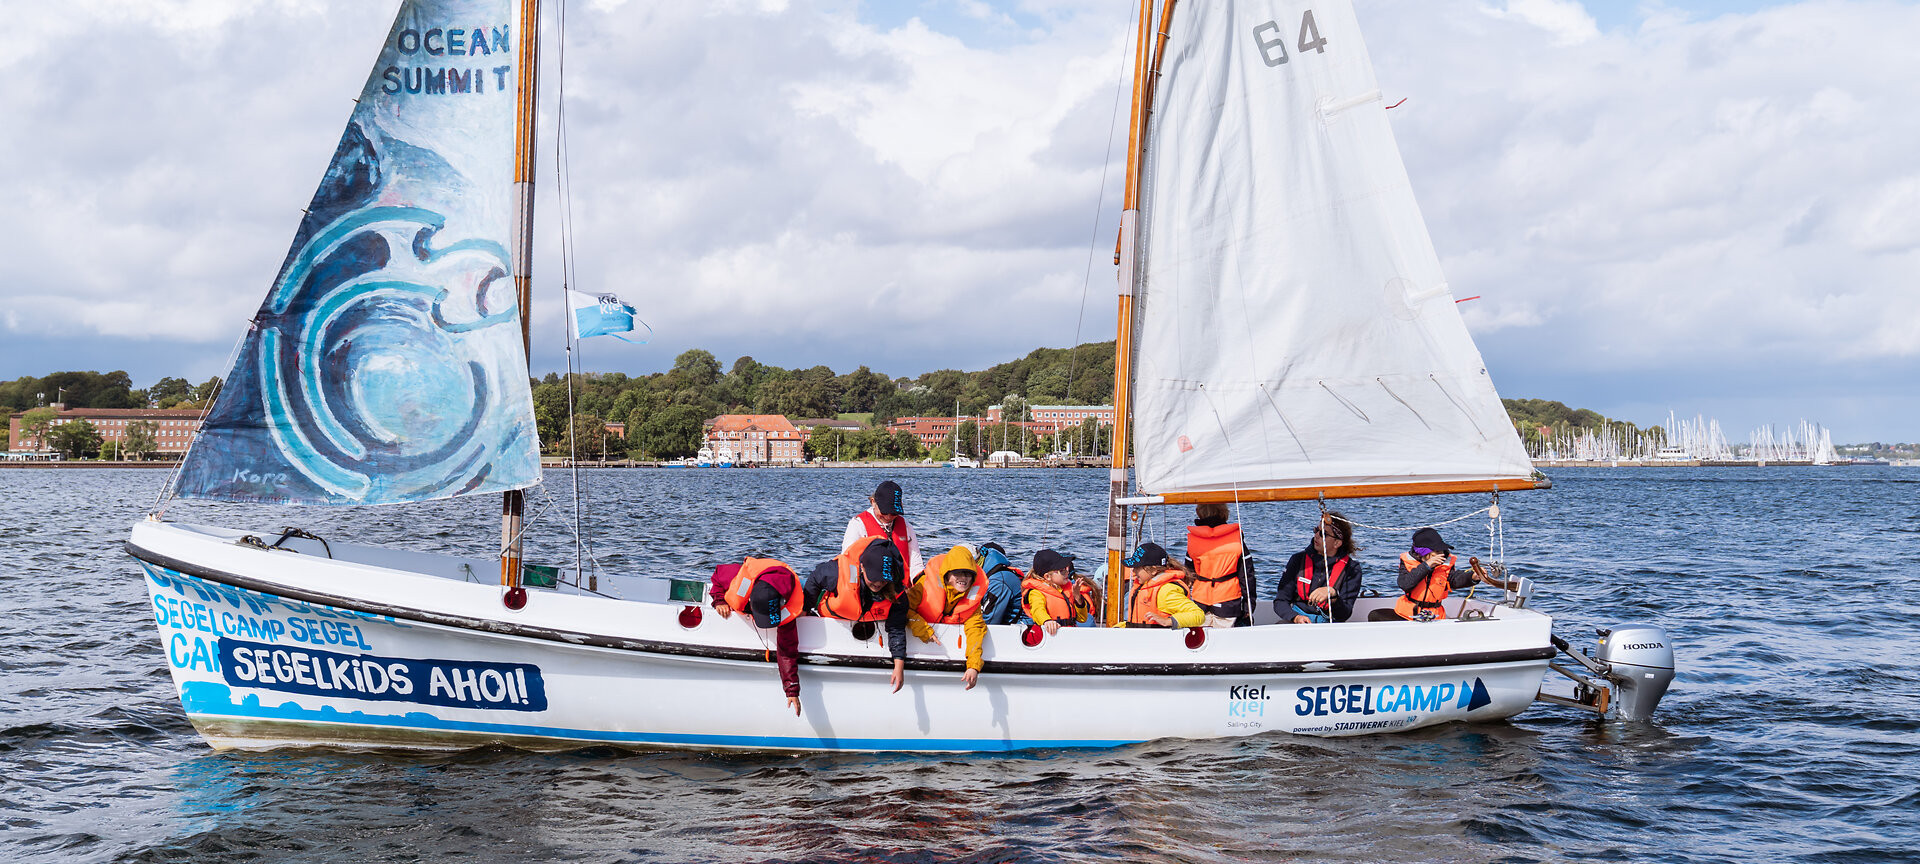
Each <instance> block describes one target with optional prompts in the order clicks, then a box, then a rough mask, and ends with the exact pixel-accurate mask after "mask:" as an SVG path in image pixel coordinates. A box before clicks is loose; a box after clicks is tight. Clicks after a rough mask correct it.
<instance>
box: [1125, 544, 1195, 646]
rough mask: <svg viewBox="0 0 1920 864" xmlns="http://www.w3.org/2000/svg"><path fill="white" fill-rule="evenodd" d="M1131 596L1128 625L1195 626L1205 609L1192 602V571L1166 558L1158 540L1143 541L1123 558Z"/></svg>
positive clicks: (1165, 552) (1165, 553)
mask: <svg viewBox="0 0 1920 864" xmlns="http://www.w3.org/2000/svg"><path fill="white" fill-rule="evenodd" d="M1121 563H1122V564H1124V565H1126V568H1127V580H1128V581H1129V582H1130V583H1132V585H1133V597H1132V598H1131V599H1130V600H1129V601H1128V603H1127V626H1128V627H1198V626H1200V625H1201V624H1204V623H1206V619H1207V613H1206V612H1205V610H1202V609H1201V608H1200V605H1199V604H1197V603H1195V602H1193V599H1192V598H1191V597H1189V596H1188V594H1187V592H1188V591H1190V590H1192V586H1193V574H1192V573H1188V572H1187V571H1185V570H1182V569H1180V568H1178V567H1174V566H1171V565H1170V564H1169V563H1168V562H1167V550H1165V549H1163V548H1161V547H1160V544H1158V543H1142V544H1140V548H1138V549H1135V550H1133V554H1131V555H1128V556H1127V557H1126V558H1124V559H1122V561H1121Z"/></svg>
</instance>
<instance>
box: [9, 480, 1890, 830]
mask: <svg viewBox="0 0 1920 864" xmlns="http://www.w3.org/2000/svg"><path fill="white" fill-rule="evenodd" d="M163 473H164V472H157V471H107V470H101V471H41V470H7V471H0V489H4V491H5V493H6V495H5V498H6V500H7V504H8V507H7V516H6V518H5V519H4V521H0V564H4V565H5V573H6V574H7V576H6V582H5V585H6V592H5V597H6V600H5V618H4V622H5V623H4V624H0V801H5V802H7V803H8V804H9V805H10V806H8V807H7V809H6V813H5V815H4V817H0V818H3V819H4V821H3V822H0V825H4V828H3V829H0V854H4V855H5V857H6V858H7V859H9V860H13V861H41V860H48V861H69V860H70V861H189V860H191V861H213V860H219V861H233V860H273V861H279V860H294V861H308V860H310V861H336V860H366V861H420V860H430V861H440V860H445V859H450V858H464V859H468V860H481V861H492V860H556V861H642V860H658V861H673V862H679V861H740V860H767V861H847V862H853V861H863V862H864V861H882V862H913V861H975V862H989V861H995V862H997V861H1036V860H1044V861H1168V862H1175V861H1177V862H1202V861H1250V860H1251V861H1281V860H1284V861H1298V860H1352V861H1380V860H1420V861H1516V862H1517V861H1568V860H1611V861H1681V862H1696V861H1699V862H1704V861H1809V862H1853V861H1859V862H1868V861H1913V860H1920V780H1916V779H1915V778H1916V776H1920V736H1916V732H1917V731H1920V684H1917V683H1916V682H1917V680H1920V661H1916V654H1920V636H1917V635H1916V634H1920V628H1916V627H1915V624H1914V622H1915V620H1916V618H1920V601H1916V599H1915V598H1916V596H1917V595H1920V575H1917V574H1920V566H1917V565H1920V508H1916V506H1915V502H1916V498H1917V497H1920V471H1912V470H1902V469H1897V468H1833V469H1775V468H1769V469H1654V468H1645V469H1617V470H1606V469H1566V470H1559V471H1556V472H1554V479H1555V483H1556V484H1557V487H1558V488H1557V489H1556V490H1555V491H1553V492H1547V493H1530V494H1523V495H1509V496H1507V497H1506V498H1505V499H1504V500H1503V502H1502V505H1503V507H1504V509H1505V513H1506V517H1507V518H1506V523H1507V531H1506V543H1507V551H1508V557H1509V559H1510V560H1512V561H1513V562H1514V565H1515V566H1514V569H1515V570H1516V571H1517V572H1520V573H1523V574H1525V575H1531V576H1534V577H1536V578H1537V579H1539V581H1540V582H1541V585H1542V588H1541V595H1540V596H1539V597H1538V598H1537V600H1536V603H1535V605H1536V606H1538V607H1539V608H1542V609H1544V610H1546V611H1548V612H1550V613H1552V614H1554V615H1556V616H1557V617H1558V619H1559V623H1558V625H1557V629H1558V632H1559V633H1560V634H1561V635H1563V636H1566V637H1568V638H1569V639H1571V640H1572V641H1573V642H1574V643H1575V644H1579V645H1591V643H1592V641H1593V638H1592V628H1593V627H1594V626H1597V625H1602V626H1603V625H1605V624H1608V623H1613V622H1616V621H1625V620H1650V621H1653V622H1655V623H1658V624H1661V625H1663V626H1665V627H1666V628H1668V630H1669V631H1670V632H1671V633H1672V634H1673V637H1674V640H1675V641H1676V642H1677V643H1678V645H1679V652H1680V664H1681V667H1682V671H1681V673H1680V676H1679V678H1678V680H1677V681H1676V682H1675V684H1674V689H1673V692H1672V693H1671V694H1670V695H1669V696H1668V697H1667V700H1666V702H1665V703H1664V704H1663V705H1662V710H1661V713H1660V717H1659V722H1657V723H1655V724H1652V725H1625V724H1604V723H1600V722H1597V721H1594V720H1590V719H1587V718H1586V717H1583V716H1580V715H1576V714H1574V713H1572V712H1570V711H1565V710H1561V709H1552V708H1547V707H1545V706H1536V707H1535V708H1534V709H1533V710H1530V711H1529V712H1527V713H1526V714H1523V715H1521V716H1520V717H1518V718H1516V719H1515V720H1513V721H1511V722H1508V723H1502V724H1494V725H1483V726H1450V727H1445V728H1439V729H1433V730H1425V731H1421V732H1416V733H1411V734H1404V735H1391V736H1379V737H1371V738H1360V739H1344V740H1314V739H1294V738H1288V737H1284V736H1265V737H1258V738H1248V739H1236V740H1231V741H1207V742H1188V741H1158V742H1151V743H1147V744H1141V745H1137V746H1132V747H1125V748H1121V749H1117V750H1109V751H1060V752H1040V753H1031V754H1023V755H1021V756H1018V757H970V756H969V757H955V756H935V757H916V756H897V755H893V756H871V755H849V754H840V755H818V756H781V755H711V754H701V753H674V752H653V753H633V752H625V751H618V750H611V749H593V750H585V751H580V752H575V753H567V754H544V755H542V754H529V753H522V752H517V751H510V750H487V751H476V752H467V753H460V754H450V755H436V756H394V755H375V754H363V753H348V752H339V751H317V750H309V751H277V752H271V753H214V752H212V751H210V750H208V749H207V747H206V746H205V745H204V744H203V743H201V741H200V740H199V738H198V737H197V736H196V734H195V733H194V731H193V729H192V728H191V727H190V726H188V725H187V723H186V721H185V719H184V718H183V717H182V715H181V713H180V708H179V704H178V702H177V701H176V699H175V697H174V695H173V692H172V688H171V684H170V681H169V678H168V675H167V672H166V668H167V667H166V661H165V659H164V657H163V656H162V654H161V652H160V650H159V645H158V642H157V640H156V638H155V636H154V629H153V626H152V624H151V620H150V618H149V617H148V615H147V607H146V595H145V593H144V589H143V588H142V586H141V581H140V579H139V577H138V573H137V569H136V568H135V567H134V565H133V564H132V562H131V561H130V560H129V559H128V558H127V557H126V556H125V555H124V554H123V553H122V552H121V551H120V546H121V543H122V542H123V541H124V540H125V538H126V526H127V523H128V522H129V521H131V520H133V519H135V518H138V516H139V515H140V514H141V513H142V512H144V510H145V509H146V508H147V507H148V505H149V504H150V503H151V502H152V501H153V498H154V494H155V492H156V491H157V489H158V487H159V485H160V483H161V481H162V480H163ZM589 475H590V477H589V479H590V487H589V489H588V493H589V494H588V496H587V498H588V501H589V504H590V507H591V511H592V515H591V516H590V517H589V524H590V525H591V526H592V530H593V537H592V539H593V543H594V546H595V550H596V554H597V555H598V557H599V558H600V560H601V562H602V564H603V565H604V566H605V567H607V568H609V569H611V570H616V571H622V572H651V573H663V574H664V573H680V574H688V573H696V572H703V571H704V570H705V568H707V567H710V566H711V565H712V564H713V563H714V562H716V561H718V560H722V559H732V560H738V559H739V558H740V557H741V556H743V555H745V554H746V553H748V552H757V553H761V554H768V555H773V556H776V557H783V558H786V559H787V560H791V561H795V562H808V563H811V562H813V561H817V560H822V559H824V558H825V557H827V556H828V555H829V554H831V553H832V552H833V551H835V550H834V548H833V547H834V546H835V545H836V544H837V543H838V540H839V537H840V532H841V530H842V528H843V526H844V524H845V519H846V517H847V516H848V515H850V514H851V512H852V511H853V510H855V509H857V508H858V507H859V506H862V505H864V503H865V496H866V494H867V493H868V492H869V491H870V490H871V489H872V488H873V486H874V485H875V484H876V483H877V481H878V480H880V479H882V477H883V475H882V474H880V473H877V472H867V471H840V470H829V471H814V470H788V471H771V470H769V471H630V472H621V471H603V472H589ZM895 476H897V477H898V478H899V479H900V480H901V481H902V482H903V483H904V485H905V486H906V489H907V504H908V508H909V511H910V513H911V514H912V517H913V518H914V519H915V520H916V525H917V526H918V527H919V530H921V531H922V532H923V535H924V537H925V540H924V541H923V542H924V545H925V548H927V549H928V550H930V551H931V550H936V549H938V548H942V544H945V543H951V542H954V541H955V540H961V539H964V540H971V541H979V540H985V539H998V540H1000V541H1001V542H1002V543H1003V544H1004V545H1006V546H1007V547H1008V548H1009V549H1010V550H1015V551H1016V552H1018V553H1020V554H1031V552H1032V551H1033V549H1034V548H1035V547H1036V545H1037V544H1040V543H1049V544H1051V543H1059V544H1061V548H1063V549H1066V550H1068V551H1075V552H1080V553H1082V554H1096V553H1097V552H1098V550H1099V544H1100V535H1101V534H1103V533H1104V531H1103V528H1104V510H1103V508H1104V482H1105V472H1104V471H953V470H946V471H941V470H927V471H903V472H897V473H896V474H895ZM550 479H551V480H552V481H554V482H553V486H554V489H553V492H554V496H553V497H552V498H548V497H547V496H546V495H545V494H543V493H536V494H535V495H534V496H533V502H534V503H533V505H532V506H533V509H534V510H536V511H540V510H541V509H542V507H543V506H545V510H544V512H543V515H542V517H541V520H540V521H539V523H538V524H537V526H536V528H535V530H536V531H537V532H539V533H538V535H537V541H536V543H535V544H534V545H535V547H536V549H535V553H534V555H533V556H532V557H534V558H535V559H536V560H546V561H550V562H551V561H559V560H568V555H569V552H568V550H569V549H570V542H571V541H570V540H568V539H567V538H566V534H565V530H566V528H567V526H568V525H570V524H571V497H570V495H569V494H568V488H567V484H566V481H565V475H564V474H557V475H553V476H552V477H551V478H550ZM1482 503H1483V502H1480V501H1474V500H1470V499H1467V498H1451V499H1426V500H1403V501H1392V502H1344V503H1343V504H1342V505H1341V506H1342V509H1344V510H1345V511H1346V512H1347V513H1348V515H1350V516H1351V517H1352V518H1354V519H1356V520H1358V521H1360V522H1364V523H1370V524H1375V525H1408V524H1414V523H1416V522H1421V521H1430V520H1434V519H1437V518H1444V517H1451V516H1453V515H1458V514H1460V513H1464V512H1467V511H1469V510H1472V509H1475V508H1477V507H1479V506H1481V504H1482ZM497 507H498V504H497V502H494V501H491V500H483V501H454V502H442V503H438V504H434V505H424V506H417V507H405V508H374V509H369V508H346V509H339V510H291V509H270V508H237V507H232V506H226V505H205V504H195V505H188V504H185V503H182V504H176V505H175V506H174V507H173V508H172V509H171V510H170V511H169V515H170V516H172V517H175V518H182V519H190V520H201V521H214V522H227V523H231V524H248V525H256V526H259V527H262V528H274V527H278V526H280V525H282V524H297V525H303V526H306V527H309V528H311V529H312V530H315V531H317V532H320V533H322V534H323V535H327V536H342V537H344V536H357V537H360V538H365V539H367V540H370V541H373V542H379V543H386V544H392V545H398V546H406V547H411V548H417V549H422V550H429V551H431V550H454V549H458V550H463V551H478V550H482V549H485V548H487V546H488V545H489V544H490V543H491V542H493V536H492V532H494V531H495V530H497V529H496V527H495V526H496V525H497V524H498V522H497V519H498V515H497V514H498V510H497ZM1313 514H1314V510H1313V507H1312V505H1281V504H1271V505H1258V506H1249V507H1247V508H1245V509H1244V511H1243V513H1242V521H1243V522H1245V523H1246V525H1247V527H1248V533H1249V537H1250V541H1251V543H1252V544H1253V545H1254V546H1255V547H1256V548H1257V549H1260V550H1262V551H1266V552H1271V553H1284V552H1287V551H1290V550H1291V549H1293V548H1297V547H1298V546H1300V545H1303V543H1304V541H1305V538H1306V535H1307V533H1308V532H1309V531H1310V530H1311V527H1312V524H1313ZM1172 515H1173V518H1174V520H1176V521H1175V524H1173V525H1172V526H1170V527H1171V528H1172V529H1174V530H1178V522H1177V520H1178V519H1179V516H1180V514H1172ZM1156 524H1157V520H1156ZM1445 533H1446V535H1447V537H1448V539H1449V540H1450V541H1452V542H1453V543H1454V544H1455V545H1456V546H1459V547H1461V549H1462V551H1465V552H1471V553H1474V554H1481V553H1484V551H1485V549H1486V544H1487V535H1486V529H1485V522H1484V518H1475V519H1469V520H1467V521H1465V522H1462V523H1459V524H1457V525H1455V526H1450V527H1449V528H1447V529H1446V530H1445ZM1359 539H1360V540H1361V542H1362V544H1363V545H1365V546H1366V547H1367V549H1366V550H1365V551H1363V552H1362V553H1361V557H1362V560H1363V562H1365V563H1366V564H1367V565H1368V569H1369V573H1370V576H1369V579H1368V584H1369V585H1373V586H1384V585H1386V579H1385V578H1384V577H1383V576H1382V574H1383V573H1385V572H1387V570H1388V567H1389V566H1390V564H1389V562H1390V561H1391V559H1392V558H1393V556H1394V555H1395V554H1397V552H1398V550H1399V548H1400V547H1401V545H1403V543H1404V535H1399V534H1391V535H1389V534H1383V533H1379V532H1373V531H1362V532H1361V533H1360V535H1359ZM1278 557H1279V555H1277V554H1270V555H1269V556H1268V561H1269V563H1268V564H1267V565H1266V569H1265V570H1263V573H1265V574H1266V575H1267V579H1266V580H1265V581H1266V584H1267V585H1268V586H1270V585H1271V576H1272V574H1273V573H1274V572H1276V571H1277V570H1278V562H1277V561H1273V560H1272V559H1275V558H1278ZM802 675H803V676H804V675H805V671H804V670H803V671H802ZM742 710H749V709H745V708H743V709H742ZM752 710H757V709H752Z"/></svg>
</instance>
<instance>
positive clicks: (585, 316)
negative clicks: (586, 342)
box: [567, 289, 653, 345]
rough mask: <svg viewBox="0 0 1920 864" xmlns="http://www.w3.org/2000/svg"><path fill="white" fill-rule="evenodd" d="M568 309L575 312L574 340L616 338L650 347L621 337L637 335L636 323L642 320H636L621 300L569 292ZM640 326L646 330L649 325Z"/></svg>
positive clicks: (603, 295)
mask: <svg viewBox="0 0 1920 864" xmlns="http://www.w3.org/2000/svg"><path fill="white" fill-rule="evenodd" d="M567 305H568V306H569V307H571V311H572V312H573V336H574V338H576V339H586V338H588V337H590V336H612V337H613V338H615V339H618V340H620V341H622V342H633V344H636V345H644V344H646V342H645V340H641V341H640V342H634V341H633V340H632V339H628V338H626V337H624V336H621V335H620V334H621V333H631V332H633V327H634V323H635V322H636V321H637V320H638V319H636V318H635V317H634V310H633V307H632V306H631V305H628V304H626V303H622V302H621V301H620V298H618V297H615V296H613V295H612V294H600V295H594V294H582V293H580V292H579V291H574V290H572V289H568V290H567ZM639 323H640V326H642V327H646V322H644V321H641V322H639ZM647 329H648V331H649V332H651V331H652V329H653V328H651V327H648V328H647Z"/></svg>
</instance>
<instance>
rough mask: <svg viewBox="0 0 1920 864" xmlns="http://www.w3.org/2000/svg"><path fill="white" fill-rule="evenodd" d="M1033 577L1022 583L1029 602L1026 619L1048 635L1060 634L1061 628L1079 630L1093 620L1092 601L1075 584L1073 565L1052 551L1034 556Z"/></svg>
mask: <svg viewBox="0 0 1920 864" xmlns="http://www.w3.org/2000/svg"><path fill="white" fill-rule="evenodd" d="M1030 572H1031V573H1032V574H1033V575H1031V576H1028V577H1027V578H1026V580H1025V581H1023V582H1021V583H1020V593H1021V596H1022V597H1024V598H1026V602H1025V604H1023V605H1024V606H1025V607H1026V613H1027V617H1028V618H1031V619H1033V623H1035V624H1038V625H1040V626H1041V627H1042V628H1045V629H1046V631H1047V635H1049V636H1051V635H1053V634H1055V633H1058V632H1060V627H1061V626H1062V625H1065V626H1068V627H1074V626H1078V625H1079V624H1080V622H1082V621H1086V620H1088V619H1090V618H1092V617H1093V604H1092V601H1091V599H1090V598H1088V597H1087V596H1085V595H1084V594H1083V593H1081V591H1080V587H1079V586H1077V585H1075V584H1074V583H1073V562H1072V561H1069V560H1067V556H1065V555H1062V554H1060V553H1058V552H1055V551H1053V550H1052V549H1042V550H1040V551H1039V552H1036V553H1034V556H1033V570H1032V571H1030Z"/></svg>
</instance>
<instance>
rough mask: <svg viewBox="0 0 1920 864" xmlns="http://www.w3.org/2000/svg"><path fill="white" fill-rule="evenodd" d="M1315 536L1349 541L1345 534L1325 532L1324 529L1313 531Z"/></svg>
mask: <svg viewBox="0 0 1920 864" xmlns="http://www.w3.org/2000/svg"><path fill="white" fill-rule="evenodd" d="M1313 536H1315V537H1325V538H1327V539H1328V540H1345V539H1347V537H1346V535H1345V534H1341V533H1340V532H1339V531H1327V530H1324V529H1321V528H1315V529H1313Z"/></svg>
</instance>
